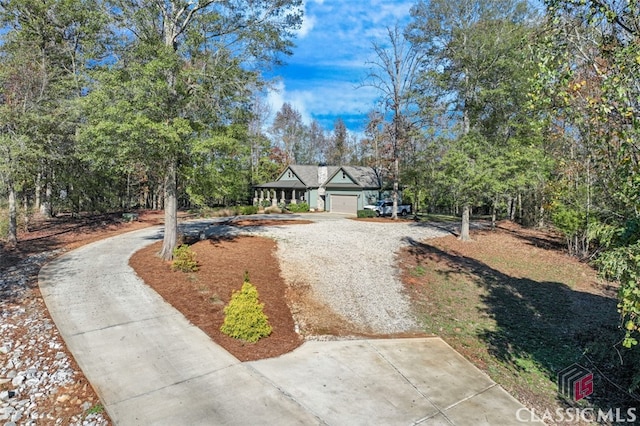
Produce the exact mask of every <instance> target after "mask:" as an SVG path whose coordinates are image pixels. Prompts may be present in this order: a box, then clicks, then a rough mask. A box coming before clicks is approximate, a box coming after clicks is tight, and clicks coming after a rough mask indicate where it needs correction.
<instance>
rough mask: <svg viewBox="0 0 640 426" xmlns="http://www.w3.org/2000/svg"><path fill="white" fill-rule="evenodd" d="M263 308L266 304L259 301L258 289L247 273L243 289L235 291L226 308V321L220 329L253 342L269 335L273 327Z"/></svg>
mask: <svg viewBox="0 0 640 426" xmlns="http://www.w3.org/2000/svg"><path fill="white" fill-rule="evenodd" d="M263 308H264V304H262V303H260V302H259V301H258V290H257V289H256V288H255V286H253V285H252V284H251V283H250V282H249V278H248V276H246V274H245V280H244V283H243V284H242V289H241V290H239V291H234V292H233V295H232V296H231V300H230V301H229V304H228V305H227V306H225V308H224V323H223V324H222V327H220V331H222V332H223V333H224V334H226V335H227V336H229V337H233V338H234V339H240V340H244V341H245V342H251V343H254V342H257V341H258V340H260V339H261V338H263V337H267V336H269V335H270V334H271V331H272V329H271V326H270V325H269V321H268V320H269V318H267V316H266V315H265V313H264V311H263V310H262V309H263Z"/></svg>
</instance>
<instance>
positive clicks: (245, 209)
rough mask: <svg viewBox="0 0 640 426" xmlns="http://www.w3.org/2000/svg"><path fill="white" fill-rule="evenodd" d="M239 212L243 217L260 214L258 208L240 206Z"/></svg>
mask: <svg viewBox="0 0 640 426" xmlns="http://www.w3.org/2000/svg"><path fill="white" fill-rule="evenodd" d="M238 210H239V212H240V214H242V215H250V214H256V213H258V206H240V207H239V208H238Z"/></svg>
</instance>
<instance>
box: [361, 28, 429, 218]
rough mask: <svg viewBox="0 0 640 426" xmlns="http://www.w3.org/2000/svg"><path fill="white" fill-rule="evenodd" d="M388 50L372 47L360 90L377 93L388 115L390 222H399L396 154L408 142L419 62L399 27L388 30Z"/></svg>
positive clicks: (376, 46) (375, 45)
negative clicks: (369, 89)
mask: <svg viewBox="0 0 640 426" xmlns="http://www.w3.org/2000/svg"><path fill="white" fill-rule="evenodd" d="M387 36H388V42H389V46H388V47H385V46H383V45H381V44H378V43H374V44H373V50H374V52H375V55H376V59H375V60H374V61H373V62H371V63H370V65H371V69H370V71H369V74H368V75H367V78H366V80H365V82H364V83H363V86H371V87H374V88H375V89H377V90H378V92H379V93H380V96H381V104H382V105H383V107H384V110H385V112H389V113H390V114H391V123H392V124H391V129H392V131H391V147H392V149H391V155H392V161H393V173H392V174H393V193H392V194H393V195H392V197H393V210H392V213H391V217H392V219H397V218H398V189H399V179H400V159H399V156H400V155H399V150H400V149H401V146H402V144H403V143H405V142H406V140H407V129H409V128H410V126H409V125H408V124H409V115H410V114H411V110H412V108H413V107H414V106H415V98H414V97H413V96H412V90H413V89H414V87H415V82H416V78H417V77H418V70H419V67H420V62H421V54H420V53H419V52H418V51H417V50H416V49H414V47H413V46H412V45H410V44H409V43H408V42H407V40H406V39H405V37H404V35H403V34H402V32H401V30H400V27H399V26H398V25H396V26H395V27H393V28H390V27H387Z"/></svg>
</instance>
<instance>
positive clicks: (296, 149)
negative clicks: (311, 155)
mask: <svg viewBox="0 0 640 426" xmlns="http://www.w3.org/2000/svg"><path fill="white" fill-rule="evenodd" d="M271 133H272V134H273V137H274V138H275V141H274V142H275V143H276V144H277V145H280V146H281V148H282V151H283V152H284V153H285V154H286V156H287V160H286V161H287V164H299V161H300V160H301V157H302V152H303V151H304V150H305V145H306V144H305V133H306V129H305V125H304V123H303V122H302V114H300V112H299V111H298V110H296V109H295V108H293V107H292V106H291V104H289V103H287V102H285V103H284V104H282V108H281V109H280V111H278V112H277V113H276V116H275V118H274V120H273V125H272V126H271Z"/></svg>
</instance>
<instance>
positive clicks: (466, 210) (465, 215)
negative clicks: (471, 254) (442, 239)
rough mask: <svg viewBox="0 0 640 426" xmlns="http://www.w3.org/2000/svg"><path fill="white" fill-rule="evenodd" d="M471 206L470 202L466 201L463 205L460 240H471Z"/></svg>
mask: <svg viewBox="0 0 640 426" xmlns="http://www.w3.org/2000/svg"><path fill="white" fill-rule="evenodd" d="M470 211H471V207H469V204H467V203H465V204H464V206H462V224H461V226H460V237H459V240H460V241H471V237H470V236H469V216H470Z"/></svg>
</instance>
